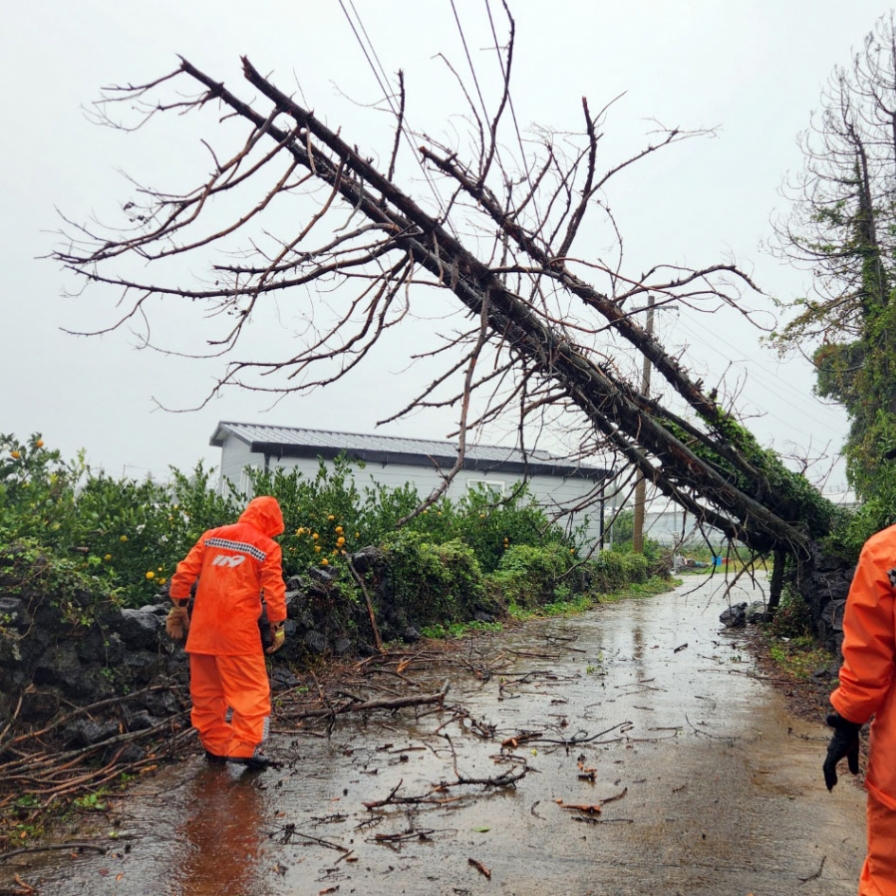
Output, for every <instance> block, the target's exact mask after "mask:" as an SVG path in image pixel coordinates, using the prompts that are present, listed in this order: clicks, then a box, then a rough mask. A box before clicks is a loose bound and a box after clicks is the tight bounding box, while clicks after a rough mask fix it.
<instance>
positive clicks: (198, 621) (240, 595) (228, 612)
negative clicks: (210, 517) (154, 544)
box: [170, 497, 286, 656]
mask: <svg viewBox="0 0 896 896" xmlns="http://www.w3.org/2000/svg"><path fill="white" fill-rule="evenodd" d="M282 531H283V514H282V513H281V512H280V505H279V504H278V503H277V500H276V498H271V497H261V498H253V499H252V500H251V501H250V502H249V504H248V506H247V507H246V509H245V511H243V513H242V515H241V516H240V519H239V522H237V523H234V524H232V525H230V526H219V527H218V528H217V529H209V530H208V531H207V532H204V533H203V535H202V537H201V538H200V539H199V541H197V542H196V544H195V545H193V548H192V549H191V550H190V553H189V554H187V556H186V557H185V558H184V559H183V560H182V561H181V562H180V563H178V565H177V572H176V573H175V574H174V575H173V576H172V577H171V588H170V594H171V599H172V600H174V601H177V600H185V599H187V598H189V596H190V589H191V588H192V587H193V583H194V582H195V581H196V579H197V578H198V579H199V585H198V587H197V589H196V600H195V601H194V604H193V613H192V616H191V618H190V631H189V634H188V635H187V644H186V650H187V652H188V653H205V654H212V655H214V656H249V655H251V654H254V653H260V652H261V635H260V633H259V629H258V617H259V616H260V615H261V598H260V595H261V592H262V589H263V590H264V599H265V602H266V603H267V607H268V619H269V620H270V621H271V622H282V621H283V620H284V619H286V600H285V597H284V595H285V592H286V586H285V585H284V582H283V568H282V557H281V552H280V545H279V544H277V542H276V541H274V540H273V537H272V536H274V535H279V534H280V533H281V532H282Z"/></svg>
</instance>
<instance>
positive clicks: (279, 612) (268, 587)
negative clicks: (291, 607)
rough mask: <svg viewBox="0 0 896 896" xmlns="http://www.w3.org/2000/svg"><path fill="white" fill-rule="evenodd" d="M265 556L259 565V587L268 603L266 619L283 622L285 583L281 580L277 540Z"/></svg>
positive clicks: (281, 554) (281, 559)
mask: <svg viewBox="0 0 896 896" xmlns="http://www.w3.org/2000/svg"><path fill="white" fill-rule="evenodd" d="M273 544H274V546H273V548H271V550H270V551H269V552H268V555H267V557H265V560H264V563H263V564H262V567H261V587H262V588H264V600H265V603H266V604H267V605H268V619H269V620H270V621H271V622H283V621H284V620H285V619H286V583H285V582H284V581H283V552H282V551H281V550H280V545H279V544H277V542H274V543H273Z"/></svg>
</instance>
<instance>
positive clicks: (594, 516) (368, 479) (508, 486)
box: [221, 435, 600, 542]
mask: <svg viewBox="0 0 896 896" xmlns="http://www.w3.org/2000/svg"><path fill="white" fill-rule="evenodd" d="M324 463H325V464H326V466H327V467H328V468H330V469H332V466H333V464H332V462H330V461H324ZM264 464H265V460H264V455H263V454H253V453H252V452H251V451H250V450H249V445H247V444H246V443H245V442H244V441H242V439H238V438H236V437H234V436H232V435H231V436H228V437H227V438H226V439H225V441H224V446H223V448H222V451H221V487H222V488H223V482H224V480H225V479H226V480H229V481H230V482H231V483H233V485H234V486H236V487H237V488H238V489H239V490H240V491H242V492H243V493H244V494H247V495H248V491H247V488H246V487H245V486H246V482H245V476H244V474H243V470H244V469H245V467H246V466H252V467H256V468H257V469H260V470H261V469H264ZM269 465H270V468H271V469H273V468H274V467H280V468H281V469H283V470H287V471H289V470H293V469H298V470H299V472H300V473H301V474H302V475H303V476H305V477H308V478H311V479H313V478H314V477H315V476H316V475H317V471H318V468H319V466H320V461H318V460H317V459H312V458H303V457H300V458H297V457H284V458H274V457H272V458H270V459H269ZM446 472H447V471H446ZM520 478H521V477H519V476H515V475H512V474H509V473H494V472H483V471H481V470H461V471H460V472H459V473H458V474H457V476H456V477H455V478H454V480H453V481H452V483H451V485H450V486H449V487H448V491H447V497H449V498H450V499H451V500H453V501H456V500H458V499H459V498H461V497H463V495H465V494H466V492H467V491H468V489H470V488H471V487H473V486H474V485H475V484H476V483H485V484H487V485H488V486H489V487H491V488H495V489H496V490H498V491H500V492H501V493H502V494H509V493H510V491H511V490H512V489H513V487H514V486H515V485H516V484H517V482H519V481H520ZM354 479H355V485H356V486H357V487H358V489H360V490H361V491H363V490H364V488H365V487H368V486H371V485H373V484H377V485H382V486H385V487H386V488H389V489H395V488H401V487H402V486H404V485H405V484H406V483H411V484H412V485H413V486H414V487H415V488H416V489H417V493H418V494H419V495H420V496H421V497H425V496H426V495H428V494H429V493H430V492H432V491H433V490H434V489H436V488H437V487H438V486H439V484H440V483H441V479H440V477H439V474H438V472H437V471H436V470H435V468H433V469H427V468H426V467H418V466H410V465H405V464H376V463H367V464H365V466H364V467H363V468H358V467H354ZM528 484H529V491H530V493H531V495H532V498H533V500H534V501H536V502H537V503H539V504H541V505H542V506H543V507H544V508H545V510H546V511H547V512H548V513H549V514H552V513H554V512H556V511H558V510H559V509H561V506H562V505H564V504H566V503H572V504H576V503H578V502H580V501H582V500H583V499H584V498H585V497H586V496H588V495H590V494H591V492H593V491H594V489H595V485H596V484H595V483H594V482H593V481H591V480H588V479H578V478H568V479H564V478H563V477H561V476H532V477H530V478H529V481H528ZM586 518H587V519H586ZM586 521H587V523H588V528H587V533H588V538H589V539H592V540H593V541H595V542H596V541H598V540H599V539H600V508H599V505H597V504H595V506H594V507H593V508H591V509H589V511H588V512H587V514H586V513H578V514H575V515H574V516H573V518H572V521H571V525H572V526H573V527H575V526H578V525H580V524H582V523H585V522H586ZM563 524H564V525H566V526H569V525H570V523H569V522H567V521H563Z"/></svg>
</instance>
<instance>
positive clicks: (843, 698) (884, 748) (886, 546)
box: [831, 526, 896, 811]
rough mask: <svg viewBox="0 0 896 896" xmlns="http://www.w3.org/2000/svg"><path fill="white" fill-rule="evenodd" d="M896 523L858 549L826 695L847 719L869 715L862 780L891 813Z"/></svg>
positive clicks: (895, 759) (895, 729) (895, 785)
mask: <svg viewBox="0 0 896 896" xmlns="http://www.w3.org/2000/svg"><path fill="white" fill-rule="evenodd" d="M894 587H896V526H890V527H889V528H888V529H884V530H883V531H881V532H878V533H877V534H876V535H873V536H872V537H871V538H869V539H868V541H867V542H866V543H865V546H864V547H863V548H862V554H861V556H860V557H859V565H858V566H857V567H856V572H855V575H854V577H853V580H852V586H851V587H850V589H849V597H848V599H847V601H846V610H845V613H844V615H843V666H842V668H841V669H840V686H839V687H838V688H837V690H835V691H834V693H833V694H831V703H832V704H833V706H834V708H835V709H836V710H837V712H839V713H840V715H841V716H843V718H845V719H849V720H850V721H852V722H861V723H865V722H867V721H868V719H869V718H871V716H872V715H873V716H874V720H873V722H872V723H871V749H870V754H869V760H868V772H867V775H866V779H865V784H866V787H867V788H868V790H869V791H870V792H871V793H872V794H873V795H874V796H875V797H876V798H877V799H878V800H880V801H881V802H882V803H883V804H884V805H885V806H888V807H889V808H890V809H891V810H894V811H896V706H894V702H896V688H894V687H893V679H894V662H896V592H894Z"/></svg>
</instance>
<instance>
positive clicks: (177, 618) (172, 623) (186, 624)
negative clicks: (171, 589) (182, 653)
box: [165, 607, 190, 641]
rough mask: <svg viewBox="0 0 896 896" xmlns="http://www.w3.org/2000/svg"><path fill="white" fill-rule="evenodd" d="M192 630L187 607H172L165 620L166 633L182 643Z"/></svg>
mask: <svg viewBox="0 0 896 896" xmlns="http://www.w3.org/2000/svg"><path fill="white" fill-rule="evenodd" d="M189 629H190V614H189V612H188V611H187V608H186V607H172V608H171V609H170V610H169V611H168V618H167V619H166V620H165V631H166V632H168V637H169V638H174V640H175V641H182V640H183V639H184V638H185V637H186V636H187V632H188V631H189Z"/></svg>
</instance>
